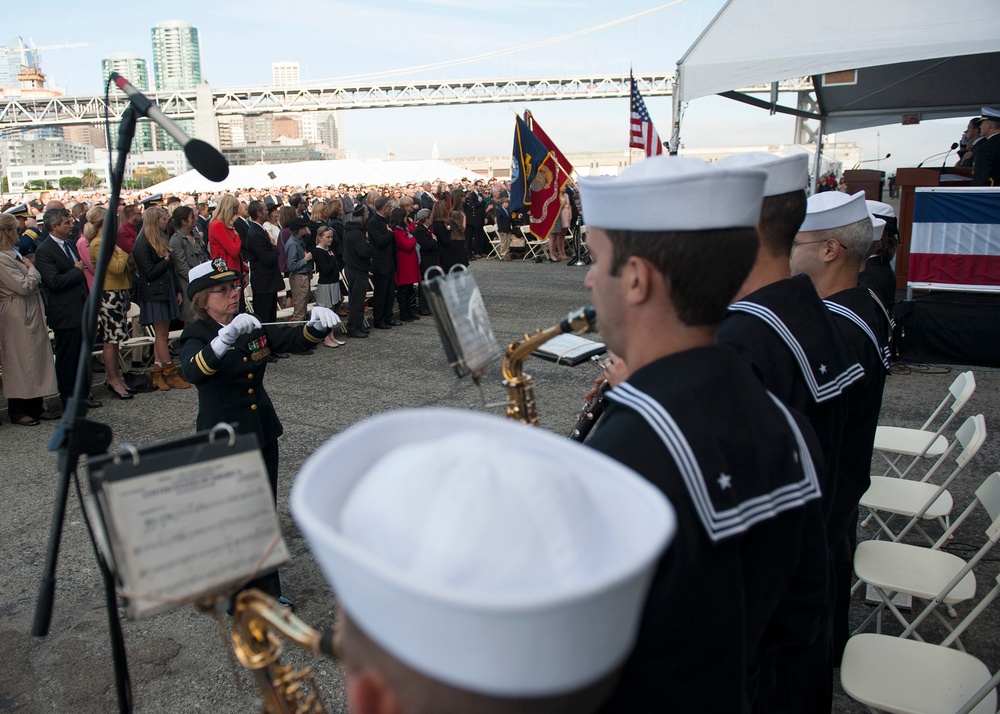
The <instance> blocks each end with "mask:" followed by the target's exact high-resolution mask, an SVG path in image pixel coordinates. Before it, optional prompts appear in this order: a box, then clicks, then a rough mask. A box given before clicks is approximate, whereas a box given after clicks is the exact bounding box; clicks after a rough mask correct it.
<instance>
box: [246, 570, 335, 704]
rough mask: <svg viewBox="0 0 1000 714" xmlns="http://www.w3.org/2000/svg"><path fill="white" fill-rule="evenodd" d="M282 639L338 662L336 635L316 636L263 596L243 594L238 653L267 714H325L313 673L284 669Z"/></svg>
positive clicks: (249, 592) (306, 670)
mask: <svg viewBox="0 0 1000 714" xmlns="http://www.w3.org/2000/svg"><path fill="white" fill-rule="evenodd" d="M278 634H280V635H282V636H283V637H285V638H286V639H287V640H288V641H290V642H292V643H293V644H295V645H297V646H298V647H300V648H302V649H304V650H307V651H309V652H313V653H315V654H323V655H328V656H331V657H335V656H336V655H335V654H334V647H333V631H332V630H328V631H326V632H319V631H317V630H314V629H313V628H311V627H309V625H307V624H306V623H305V622H303V621H302V620H301V619H299V618H298V617H296V616H295V615H293V614H292V613H291V611H290V610H288V609H287V608H285V607H283V606H282V605H279V604H278V601H277V600H275V599H274V598H272V597H270V596H269V595H265V594H264V593H262V592H261V591H260V590H253V589H251V590H244V591H243V592H241V593H240V594H239V595H238V596H237V598H236V606H235V608H234V609H233V649H234V650H235V652H236V657H237V659H239V661H240V664H242V665H243V666H244V667H246V668H247V669H248V670H250V671H251V672H252V673H253V676H254V682H255V683H256V684H257V689H258V690H259V691H260V694H261V697H262V698H263V706H262V709H261V711H262V712H263V714H325V712H326V708H325V707H324V706H323V702H322V700H320V698H319V694H318V693H317V690H316V683H315V682H314V681H313V676H312V668H310V667H306V668H305V669H302V670H299V671H294V670H293V669H292V668H291V667H289V666H287V665H283V664H281V651H282V647H281V641H280V640H279V639H278ZM307 690H308V691H307Z"/></svg>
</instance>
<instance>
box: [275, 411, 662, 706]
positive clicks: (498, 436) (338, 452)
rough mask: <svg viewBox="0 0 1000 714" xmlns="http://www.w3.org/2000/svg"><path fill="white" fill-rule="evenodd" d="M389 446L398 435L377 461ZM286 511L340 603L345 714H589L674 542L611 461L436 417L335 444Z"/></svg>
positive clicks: (549, 440) (538, 437)
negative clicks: (388, 435)
mask: <svg viewBox="0 0 1000 714" xmlns="http://www.w3.org/2000/svg"><path fill="white" fill-rule="evenodd" d="M386 430H390V431H392V432H393V433H395V434H400V435H403V436H401V438H402V439H403V443H401V444H399V445H397V446H396V447H394V448H393V449H392V450H390V451H389V452H388V453H385V452H384V451H383V450H381V449H380V448H379V446H380V445H381V444H382V443H383V440H382V438H381V435H382V434H384V433H385V432H386ZM442 434H444V435H445V436H442ZM514 443H516V444H517V448H516V449H512V448H511V445H512V444H514ZM291 507H292V513H293V515H294V517H295V519H296V522H297V523H298V525H299V527H300V529H301V530H302V532H303V534H304V535H305V537H306V539H307V541H308V542H309V545H310V548H311V549H312V551H313V553H314V555H315V556H316V559H317V561H318V562H319V564H320V566H321V568H322V569H323V572H324V574H325V575H326V577H327V579H328V580H329V582H330V585H331V587H332V588H333V590H334V592H335V594H336V595H337V599H338V604H339V616H338V622H337V630H338V631H337V638H336V649H337V652H338V656H339V657H340V659H341V660H342V662H343V664H344V670H345V675H346V692H347V698H348V702H349V704H350V708H351V711H352V712H354V713H355V714H367V713H369V712H380V713H387V712H400V713H407V714H410V713H418V714H419V713H425V712H426V713H427V714H432V713H433V714H459V713H460V712H485V713H487V714H491V713H495V714H502V713H504V712H531V713H535V712H537V713H538V714H549V713H557V712H565V713H566V714H569V713H570V712H572V713H574V714H576V713H579V712H593V711H595V710H596V709H597V708H598V707H599V706H600V705H601V703H602V702H603V701H604V700H605V699H606V698H607V696H608V693H609V692H610V691H611V689H612V687H613V686H614V683H615V681H616V679H617V675H618V671H619V668H620V667H621V664H622V662H623V661H624V660H625V658H626V657H627V656H628V653H629V651H630V650H631V648H632V646H633V645H634V642H635V633H636V630H637V626H638V621H639V615H640V611H641V608H642V603H643V601H644V600H645V596H646V592H647V590H648V587H649V582H650V578H651V577H652V572H653V570H654V568H655V565H656V562H657V561H658V560H659V558H660V556H661V555H662V553H663V550H664V549H665V547H666V546H667V544H668V543H669V540H670V538H671V536H672V533H673V530H674V519H673V511H672V508H671V507H670V504H669V503H668V501H667V499H666V498H664V497H663V495H662V494H661V493H660V492H659V491H658V490H657V489H656V488H654V487H653V486H651V485H650V484H649V483H647V482H646V481H645V480H644V479H642V478H640V477H639V476H638V475H637V474H635V473H633V472H632V471H630V470H629V469H627V468H625V467H623V466H622V465H621V464H619V463H617V462H615V461H613V460H612V459H609V458H607V457H605V456H603V455H602V454H598V453H597V452H595V451H593V450H591V449H588V448H586V447H584V446H582V445H579V444H576V443H574V442H572V441H569V440H567V439H563V438H560V437H557V436H555V435H554V434H552V433H549V432H546V431H544V430H542V429H526V428H524V426H522V425H521V424H518V423H515V422H514V421H511V420H506V419H500V418H498V417H494V416H488V415H483V414H475V413H470V412H467V411H457V410H444V409H418V410H409V411H400V412H390V413H388V414H383V415H380V416H377V417H374V418H372V419H369V420H367V421H365V422H362V423H360V424H357V425H355V426H353V427H351V428H350V429H348V430H347V431H345V432H343V433H341V434H339V435H338V436H336V437H334V438H333V439H332V440H331V441H329V442H328V443H327V444H325V445H324V446H323V447H321V448H320V449H319V450H318V451H317V452H316V453H315V454H314V455H313V456H312V457H311V458H310V459H309V461H307V462H306V464H305V466H304V467H303V469H302V471H301V472H300V474H299V476H298V478H297V480H296V483H295V486H294V488H293V489H292V495H291Z"/></svg>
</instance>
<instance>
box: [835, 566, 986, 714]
mask: <svg viewBox="0 0 1000 714" xmlns="http://www.w3.org/2000/svg"><path fill="white" fill-rule="evenodd" d="M996 580H997V585H996V586H995V587H994V588H993V589H992V590H991V591H990V593H989V594H988V595H987V596H986V597H985V598H983V600H982V602H980V603H979V605H978V606H977V607H976V609H974V610H973V611H972V612H970V613H969V614H968V615H967V616H966V617H965V619H964V620H962V622H961V624H959V626H958V627H956V628H955V630H954V631H953V632H952V633H951V634H950V635H949V636H948V638H947V639H946V640H945V641H944V642H942V643H941V644H940V645H932V644H928V643H926V642H917V641H915V640H909V639H904V638H901V637H890V636H889V635H877V634H872V633H864V634H860V635H855V636H854V637H852V638H851V639H849V640H848V641H847V647H846V648H845V649H844V656H843V659H842V660H841V663H840V684H841V686H843V688H844V691H845V692H846V693H847V695H848V696H849V697H851V698H852V699H854V700H855V701H859V702H861V703H862V704H866V705H868V707H869V708H872V707H874V708H877V709H881V710H884V711H889V712H911V713H913V714H943V713H945V712H947V713H948V714H951V713H952V712H954V713H955V714H968V713H969V712H974V713H975V714H993V713H994V712H995V711H996V708H997V695H996V687H997V684H1000V672H997V673H996V674H994V675H993V677H992V678H991V677H990V671H989V669H987V667H986V665H984V664H983V663H982V662H980V661H979V660H978V659H976V658H975V657H973V656H972V655H970V654H966V653H965V652H959V651H957V650H953V649H950V645H951V644H952V643H953V642H954V641H956V640H957V639H958V636H959V635H960V634H961V633H963V632H965V630H966V629H967V628H968V626H969V625H970V624H972V622H973V620H975V619H976V617H978V616H979V614H980V613H981V612H982V611H983V610H985V609H986V607H987V606H988V605H989V604H990V603H991V602H993V600H994V599H996V597H997V595H998V594H1000V575H998V576H997V578H996Z"/></svg>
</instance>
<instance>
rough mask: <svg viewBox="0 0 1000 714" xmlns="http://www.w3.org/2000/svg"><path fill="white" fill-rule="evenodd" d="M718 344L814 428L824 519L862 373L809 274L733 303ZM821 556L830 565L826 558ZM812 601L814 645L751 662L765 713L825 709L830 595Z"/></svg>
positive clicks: (829, 683)
mask: <svg viewBox="0 0 1000 714" xmlns="http://www.w3.org/2000/svg"><path fill="white" fill-rule="evenodd" d="M718 341H719V344H724V345H726V346H728V347H730V348H731V349H733V350H735V351H736V353H737V354H738V355H739V356H740V357H741V358H742V359H743V360H745V361H746V362H747V363H748V364H749V365H750V367H751V369H753V371H754V373H755V374H756V375H757V376H758V377H759V378H760V380H761V383H762V384H763V385H764V386H765V387H766V388H767V389H768V391H770V392H771V393H772V394H774V395H775V396H777V397H778V398H779V399H781V400H782V401H783V402H784V403H785V404H786V405H787V406H789V407H791V408H793V409H795V410H797V411H798V412H800V413H801V414H802V415H803V416H805V418H806V419H807V420H808V421H809V423H810V425H811V426H812V427H813V430H814V431H815V432H816V436H817V438H818V441H819V446H820V449H821V451H822V453H823V457H824V468H823V470H822V472H821V474H820V485H821V488H822V491H823V497H822V503H823V517H824V519H826V518H829V516H830V514H831V512H832V510H833V504H834V496H835V492H836V477H837V457H838V455H839V453H840V448H841V438H842V435H843V430H844V423H845V421H846V418H847V389H848V388H849V387H850V385H852V384H854V383H856V382H858V381H859V380H861V379H863V378H864V376H865V372H864V369H863V368H862V366H861V364H860V363H859V362H858V361H857V359H855V358H854V351H853V350H852V349H849V348H848V347H846V346H844V345H843V344H842V340H841V334H840V330H839V329H838V327H837V325H836V324H835V323H834V318H833V316H832V315H831V314H830V311H829V310H828V309H827V307H826V305H825V304H824V303H823V301H822V300H821V299H820V297H819V295H818V294H817V292H816V288H815V287H814V286H813V282H812V280H811V279H810V278H809V276H807V275H797V276H795V277H792V278H789V279H786V280H779V281H777V282H774V283H771V284H769V285H766V286H764V287H762V288H760V289H759V290H756V291H754V292H753V293H751V294H749V295H747V296H746V297H745V298H743V299H742V300H740V301H738V302H736V303H733V304H732V305H730V307H729V315H728V316H727V317H726V319H725V320H724V321H723V322H722V324H721V325H720V327H719V332H718ZM824 540H825V538H824ZM827 547H828V548H829V544H827ZM825 557H826V559H827V562H828V563H830V564H831V566H832V560H831V554H830V553H829V552H828V553H827V554H826V555H825ZM831 575H832V572H831ZM831 582H832V578H831ZM816 595H817V597H816V599H815V600H814V601H813V602H812V607H813V608H815V610H816V612H818V613H820V615H821V617H822V618H823V619H822V622H821V623H820V624H819V627H818V628H817V631H816V632H815V633H814V640H813V641H812V642H810V643H805V644H802V645H800V646H792V647H784V648H782V649H781V650H778V649H773V648H772V649H771V650H770V651H767V652H760V653H758V655H759V656H758V660H757V662H755V663H754V662H752V663H751V667H753V666H754V665H755V664H756V665H757V668H758V672H757V676H758V678H759V682H758V683H757V686H752V687H751V691H752V692H756V697H757V700H758V701H760V702H766V705H765V706H766V708H767V710H768V711H772V712H783V711H788V712H793V711H817V712H819V711H829V710H830V707H831V705H832V697H833V686H832V679H831V677H830V667H829V651H830V627H831V617H832V602H831V598H832V590H828V591H827V593H822V594H821V593H816Z"/></svg>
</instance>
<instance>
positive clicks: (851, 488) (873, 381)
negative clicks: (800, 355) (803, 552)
mask: <svg viewBox="0 0 1000 714" xmlns="http://www.w3.org/2000/svg"><path fill="white" fill-rule="evenodd" d="M824 302H825V303H826V306H827V308H828V309H829V310H830V312H831V313H832V315H833V317H834V324H835V325H836V326H837V329H838V330H839V331H840V334H841V340H842V342H843V344H844V345H845V346H846V347H848V348H849V349H851V350H853V352H854V355H855V359H857V360H858V361H859V362H860V363H861V365H862V366H863V367H864V369H865V378H864V379H862V380H859V381H858V382H856V383H855V384H853V385H851V387H850V389H849V390H848V394H847V422H846V424H845V426H844V438H843V442H842V443H843V447H842V448H841V450H840V456H839V457H838V459H837V471H838V474H837V493H836V496H835V503H834V513H833V515H832V516H831V518H830V522H829V532H828V534H827V535H828V538H829V539H830V543H831V544H834V543H837V542H839V541H840V540H841V539H842V538H843V537H844V536H845V535H846V534H847V533H848V531H849V529H850V528H851V526H852V525H853V524H854V522H855V521H854V514H855V512H856V511H857V508H858V501H859V500H860V499H861V496H862V495H864V492H865V491H867V490H868V487H869V486H870V485H871V459H872V448H873V447H874V445H875V428H876V427H877V426H878V415H879V411H880V410H881V409H882V388H883V387H884V386H885V375H886V373H887V372H888V371H889V335H890V332H889V329H890V328H889V322H888V320H887V318H886V315H885V312H883V310H882V308H881V307H879V305H878V303H877V302H875V299H874V298H873V297H872V294H871V293H870V292H869V291H868V289H867V288H863V287H857V288H848V289H847V290H842V291H840V292H839V293H835V294H833V295H831V296H830V297H828V298H827V299H826V300H825V301H824Z"/></svg>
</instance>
